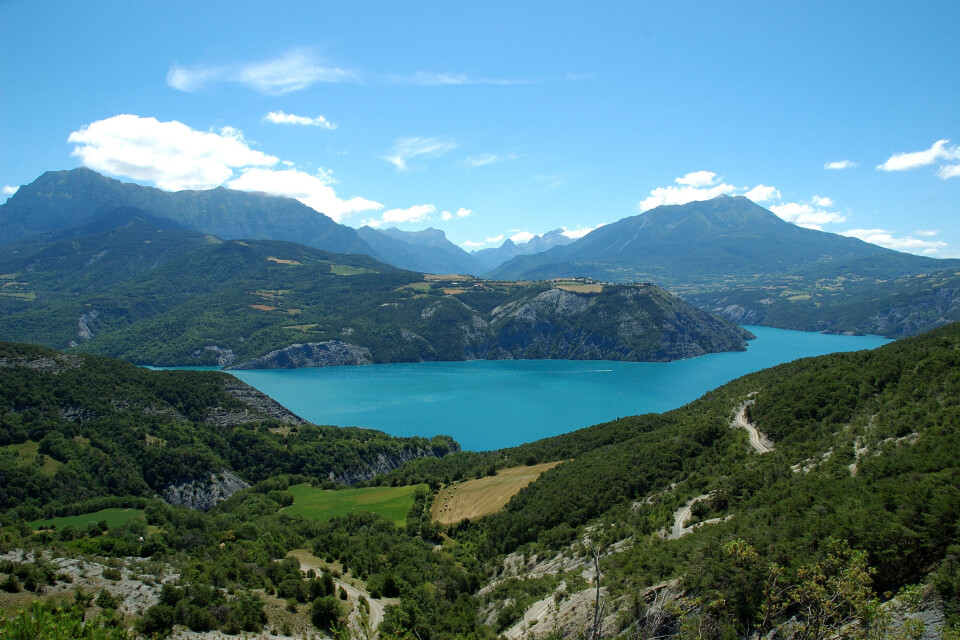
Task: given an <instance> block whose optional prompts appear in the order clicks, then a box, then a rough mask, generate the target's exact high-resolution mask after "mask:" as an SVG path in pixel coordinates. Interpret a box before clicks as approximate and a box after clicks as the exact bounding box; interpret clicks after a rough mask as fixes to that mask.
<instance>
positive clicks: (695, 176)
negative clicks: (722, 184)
mask: <svg viewBox="0 0 960 640" xmlns="http://www.w3.org/2000/svg"><path fill="white" fill-rule="evenodd" d="M716 178H717V174H715V173H714V172H713V171H691V172H690V173H688V174H687V175H685V176H681V177H679V178H676V179H675V180H674V182H676V183H677V184H681V185H685V186H688V187H695V188H697V189H699V188H701V187H706V186H709V185H711V184H714V183H715V182H716Z"/></svg>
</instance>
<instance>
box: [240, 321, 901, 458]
mask: <svg viewBox="0 0 960 640" xmlns="http://www.w3.org/2000/svg"><path fill="white" fill-rule="evenodd" d="M747 328H748V329H749V330H750V331H752V332H753V333H754V334H755V335H756V336H757V339H756V340H752V341H750V344H749V346H748V348H747V350H746V351H742V352H734V353H717V354H711V355H706V356H701V357H699V358H691V359H688V360H678V361H676V362H669V363H652V362H610V361H582V360H494V361H487V360H475V361H470V362H424V363H416V364H388V365H367V366H360V367H322V368H308V369H270V370H256V371H231V372H230V373H232V374H233V375H235V376H237V377H238V378H240V379H241V380H243V381H244V382H246V383H247V384H250V385H252V386H254V387H256V388H257V389H259V390H260V391H262V392H264V393H266V394H267V395H269V396H270V397H272V398H274V399H276V400H277V401H278V402H280V403H281V404H283V405H284V406H285V407H287V408H289V409H290V410H291V411H293V412H294V413H296V414H297V415H299V416H301V417H302V418H304V419H306V420H309V421H311V422H314V423H317V424H332V425H338V426H357V427H370V428H374V429H380V430H382V431H385V432H387V433H390V434H392V435H397V436H414V435H417V436H427V437H429V436H433V435H436V434H447V435H451V436H453V437H454V439H456V441H457V442H459V443H460V445H461V446H462V447H463V448H464V449H470V450H474V451H483V450H489V449H499V448H501V447H510V446H514V445H518V444H522V443H524V442H530V441H532V440H537V439H539V438H545V437H548V436H554V435H557V434H560V433H566V432H568V431H573V430H575V429H579V428H581V427H587V426H590V425H592V424H596V423H598V422H604V421H607V420H612V419H615V418H617V417H620V416H627V415H634V414H639V413H649V412H662V411H668V410H670V409H674V408H676V407H679V406H682V405H684V404H686V403H687V402H690V401H691V400H694V399H696V398H698V397H700V396H701V395H703V394H704V393H706V392H707V391H709V390H711V389H713V388H715V387H718V386H720V385H721V384H723V383H725V382H729V381H730V380H733V379H734V378H737V377H740V376H742V375H744V374H747V373H750V372H753V371H758V370H760V369H764V368H766V367H771V366H774V365H777V364H780V363H783V362H789V361H791V360H796V359H797V358H803V357H807V356H816V355H823V354H826V353H834V352H838V351H857V350H860V349H873V348H876V347H879V346H881V345H883V344H886V343H887V342H889V340H887V339H885V338H881V337H878V336H834V335H824V334H820V333H806V332H800V331H785V330H782V329H769V328H765V327H747Z"/></svg>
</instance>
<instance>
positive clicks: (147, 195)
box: [0, 168, 370, 253]
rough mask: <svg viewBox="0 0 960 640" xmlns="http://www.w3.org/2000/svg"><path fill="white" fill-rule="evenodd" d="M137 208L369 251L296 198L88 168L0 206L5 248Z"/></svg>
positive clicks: (230, 234)
mask: <svg viewBox="0 0 960 640" xmlns="http://www.w3.org/2000/svg"><path fill="white" fill-rule="evenodd" d="M116 207H136V208H138V209H141V210H143V211H145V212H147V213H149V214H152V215H155V216H159V217H162V218H168V219H170V220H174V221H176V222H178V223H180V224H181V225H183V226H184V227H186V228H188V229H192V230H194V231H199V232H202V233H212V234H214V235H216V236H219V237H221V238H224V239H230V238H252V239H277V240H288V241H290V242H297V243H299V244H304V245H307V246H310V247H316V248H320V249H325V250H327V251H336V252H338V253H370V247H369V246H367V244H366V243H365V242H363V241H362V240H361V239H360V237H359V236H358V235H357V232H356V231H355V230H354V229H351V228H349V227H345V226H343V225H340V224H337V223H336V222H334V221H333V220H331V219H330V218H328V217H327V216H325V215H323V214H322V213H318V212H317V211H314V210H313V209H311V208H310V207H308V206H306V205H304V204H302V203H300V202H299V201H297V200H294V199H292V198H279V197H275V196H267V195H262V194H255V193H247V192H244V191H233V190H230V189H224V188H222V187H220V188H217V189H209V190H205V191H176V192H170V191H163V190H161V189H154V188H153V187H144V186H141V185H138V184H132V183H125V182H120V181H119V180H114V179H112V178H107V177H105V176H102V175H100V174H99V173H97V172H95V171H91V170H90V169H86V168H79V169H73V170H71V171H48V172H46V173H44V174H43V175H42V176H40V177H39V178H37V179H36V180H34V181H33V182H32V183H30V184H28V185H24V186H22V187H20V189H19V190H18V191H17V192H16V193H15V194H14V195H13V196H11V198H10V199H9V200H8V201H7V202H6V203H5V204H3V205H0V244H7V243H10V242H13V241H15V240H18V239H22V238H26V237H28V236H30V235H33V234H36V233H44V232H50V231H55V230H57V229H64V228H67V227H73V226H76V225H78V224H80V223H83V222H88V221H90V220H94V219H96V218H100V217H101V216H103V215H104V214H105V213H106V212H108V211H110V210H112V209H114V208H116Z"/></svg>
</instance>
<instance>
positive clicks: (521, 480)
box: [433, 462, 560, 524]
mask: <svg viewBox="0 0 960 640" xmlns="http://www.w3.org/2000/svg"><path fill="white" fill-rule="evenodd" d="M558 464H560V463H559V462H545V463H543V464H537V465H533V466H529V467H511V468H509V469H500V471H498V472H497V475H495V476H487V477H486V478H478V479H476V480H467V481H466V482H458V483H457V484H454V485H452V486H449V487H446V488H444V489H443V490H442V491H441V492H440V493H439V494H438V495H437V497H436V498H435V499H434V501H433V519H434V521H435V522H439V523H440V524H453V523H455V522H460V521H461V520H464V519H466V518H478V517H480V516H486V515H489V514H491V513H496V512H497V511H500V509H503V507H504V505H506V504H507V503H508V502H509V501H510V498H512V497H513V496H515V495H516V494H517V493H518V492H519V491H520V489H523V488H524V487H525V486H527V485H528V484H530V483H531V482H533V481H534V480H536V479H537V478H538V477H540V474H541V473H543V472H544V471H546V470H548V469H552V468H554V467H555V466H557V465H558Z"/></svg>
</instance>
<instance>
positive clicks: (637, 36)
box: [0, 0, 960, 257]
mask: <svg viewBox="0 0 960 640" xmlns="http://www.w3.org/2000/svg"><path fill="white" fill-rule="evenodd" d="M958 31H960V3H957V2H955V1H954V0H949V1H943V2H918V3H902V2H898V3H886V2H849V3H847V2H844V3H838V2H822V3H820V2H778V3H771V2H670V3H666V2H622V3H608V2H601V3H590V4H587V3H567V2H526V3H518V2H503V3H499V2H484V3H466V2H463V3H460V2H457V3H453V2H437V3H427V2H415V3H399V2H397V3H381V2H362V3H349V2H337V3H328V2H294V1H290V2H276V3H271V4H269V5H268V4H266V3H254V2H242V1H231V2H216V1H208V2H189V3H186V2H177V1H165V2H89V3H78V2H45V1H43V0H29V1H27V0H0V187H2V188H3V190H4V192H5V193H6V194H7V195H9V193H10V192H12V191H13V190H14V189H15V188H16V186H17V185H20V184H26V183H29V182H31V181H32V180H34V179H35V178H36V177H37V176H39V175H40V174H41V173H42V172H44V171H46V170H51V169H68V168H73V167H76V166H79V165H81V164H85V165H87V166H90V167H91V168H94V169H96V170H98V171H101V172H102V173H105V174H107V175H111V176H114V177H118V178H121V179H123V180H132V181H136V182H140V183H142V184H149V185H154V186H159V187H161V188H166V189H181V188H211V187H214V186H217V185H225V186H230V187H233V188H241V189H248V190H256V191H265V192H269V193H277V194H283V195H290V196H293V197H297V198H299V199H301V200H302V201H304V202H306V203H307V204H309V205H311V206H314V207H315V208H317V209H319V210H321V211H323V212H324V213H327V214H328V215H330V216H331V217H333V218H335V219H337V220H338V221H340V222H343V223H344V224H348V225H351V226H355V227H356V226H360V225H362V224H364V223H368V224H372V225H379V226H398V227H400V228H401V229H407V230H415V229H422V228H425V227H428V226H433V227H437V228H441V229H443V230H444V231H445V232H446V233H447V236H448V237H449V238H450V239H451V240H452V241H453V242H455V243H457V244H459V245H461V246H464V247H465V248H468V249H470V248H480V247H486V246H494V245H495V244H499V242H500V241H502V239H503V238H506V237H514V238H516V239H517V240H523V239H525V238H528V237H529V235H530V234H534V233H536V234H539V233H543V232H545V231H548V230H551V229H554V228H557V227H563V228H565V229H567V230H568V233H569V234H570V235H578V234H582V233H583V232H585V231H586V230H588V229H592V228H594V227H596V226H597V225H600V224H604V223H609V222H613V221H615V220H618V219H620V218H623V217H626V216H630V215H636V214H637V213H640V212H641V211H643V210H646V209H648V208H650V207H652V206H655V205H657V204H661V203H675V202H683V201H687V200H690V199H705V198H707V197H711V196H713V195H716V194H719V193H727V194H731V195H733V194H743V195H748V197H751V198H752V199H754V200H756V201H757V202H759V203H760V204H762V205H764V206H766V207H768V208H770V209H772V210H773V211H775V212H776V213H778V215H781V217H784V218H785V219H788V220H791V221H793V222H797V223H798V224H802V225H804V226H815V227H818V228H822V229H824V230H826V231H832V232H835V233H847V234H851V235H855V236H857V237H861V238H864V239H868V240H870V241H873V242H876V243H878V244H882V245H884V246H889V247H892V248H897V249H901V250H908V251H912V252H915V253H926V254H927V255H933V256H940V257H958V256H960V225H958V224H957V216H958V213H960V71H958V69H960V47H958V46H957V44H956V42H957V33H958ZM5 197H6V196H0V199H3V198H5Z"/></svg>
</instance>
